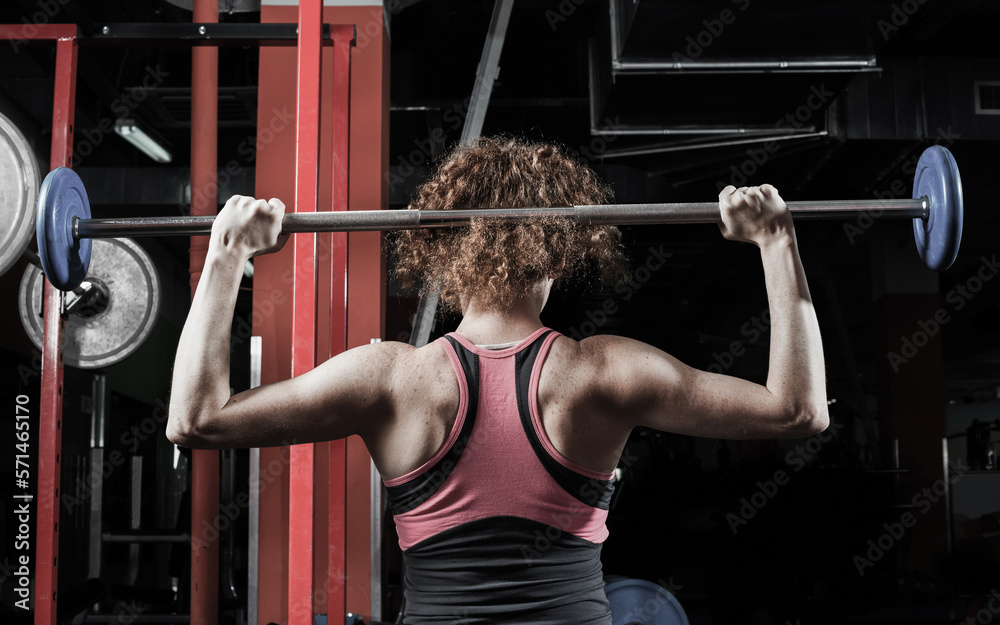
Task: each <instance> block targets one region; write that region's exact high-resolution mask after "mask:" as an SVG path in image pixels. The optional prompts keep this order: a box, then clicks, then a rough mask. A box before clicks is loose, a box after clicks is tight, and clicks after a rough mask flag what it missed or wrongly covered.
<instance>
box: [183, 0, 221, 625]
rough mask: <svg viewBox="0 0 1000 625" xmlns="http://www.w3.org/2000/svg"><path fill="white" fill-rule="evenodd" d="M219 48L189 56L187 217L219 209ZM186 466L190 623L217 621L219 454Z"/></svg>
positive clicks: (208, 2)
mask: <svg viewBox="0 0 1000 625" xmlns="http://www.w3.org/2000/svg"><path fill="white" fill-rule="evenodd" d="M192 20H193V21H194V22H195V23H214V22H218V21H219V0H195V3H194V14H193V16H192ZM218 125H219V49H218V48H216V47H215V46H195V47H194V50H192V54H191V214H192V215H215V214H216V212H217V211H218V208H219V199H218V187H217V185H216V170H217V169H218ZM207 253H208V237H191V248H190V251H189V258H190V268H189V272H190V279H191V297H194V292H195V289H197V287H198V281H199V279H200V278H201V272H202V269H203V268H204V267H205V256H206V254H207ZM191 459H192V464H191V623H192V625H214V624H215V623H216V622H218V619H219V541H218V532H216V531H215V530H216V529H218V517H219V452H218V451H216V450H214V449H196V450H194V451H193V452H192V458H191Z"/></svg>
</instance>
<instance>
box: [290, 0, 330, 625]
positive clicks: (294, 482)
mask: <svg viewBox="0 0 1000 625" xmlns="http://www.w3.org/2000/svg"><path fill="white" fill-rule="evenodd" d="M322 10H323V6H322V2H321V1H320V0H301V2H300V3H299V42H298V43H299V46H298V72H297V73H298V77H297V80H298V88H297V94H298V95H297V104H296V129H295V132H296V134H295V149H296V154H295V212H297V213H305V212H316V210H317V208H318V206H319V105H320V79H321V74H320V63H321V60H322V59H321V52H322V49H321V43H322V42H321V37H322V18H323V15H322ZM292 244H293V247H292V269H293V274H294V276H293V282H292V376H297V375H302V374H304V373H306V372H308V371H310V370H311V369H312V368H313V367H314V366H315V364H316V291H317V286H318V283H317V279H316V234H315V233H309V234H298V235H295V236H294V237H293V239H292ZM314 452H315V448H314V445H313V444H306V445H295V446H293V447H292V449H291V470H290V473H289V484H288V489H289V493H288V500H289V503H288V624H289V625H312V621H313V545H312V537H313V515H314V510H313V479H314V473H315V471H314V464H313V463H314V455H315V453H314Z"/></svg>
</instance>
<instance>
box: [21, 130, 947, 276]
mask: <svg viewBox="0 0 1000 625" xmlns="http://www.w3.org/2000/svg"><path fill="white" fill-rule="evenodd" d="M913 198H914V199H897V200H850V201H846V200H845V201H825V202H788V203H787V204H788V208H789V210H790V211H791V212H792V214H793V216H794V218H795V219H843V218H849V217H852V216H858V215H862V214H867V215H870V216H871V217H873V218H874V217H878V218H912V219H913V233H914V237H915V238H916V242H917V250H918V251H919V253H920V257H921V258H922V259H923V260H924V263H926V265H927V266H928V267H929V268H930V269H932V270H935V271H942V270H944V269H947V268H948V267H950V266H951V264H952V263H953V262H954V260H955V257H956V256H957V255H958V248H959V245H960V244H961V240H962V213H963V203H962V180H961V177H960V175H959V172H958V165H957V164H956V163H955V158H954V157H953V156H952V154H951V152H949V151H948V150H947V149H946V148H944V147H941V146H932V147H930V148H928V149H927V150H925V151H924V153H923V155H921V157H920V161H919V162H918V164H917V171H916V177H915V179H914V184H913ZM540 215H546V216H555V217H566V218H569V219H575V220H576V221H577V222H579V223H582V224H589V225H602V224H614V225H641V224H686V223H687V224H689V223H716V222H718V221H719V219H720V214H719V205H718V203H717V202H702V203H687V204H610V205H603V206H571V207H566V208H504V209H475V210H472V209H469V210H449V211H428V210H366V211H338V212H319V213H287V214H286V215H285V216H284V218H283V219H282V222H281V231H282V232H283V233H285V234H293V233H297V232H357V231H369V230H383V231H388V230H407V229H415V228H441V227H449V226H459V225H463V224H466V223H468V222H469V221H470V220H472V219H476V218H487V219H523V218H527V217H535V216H540ZM214 221H215V217H214V216H201V217H199V216H194V217H184V216H176V217H134V218H123V219H91V216H90V203H89V201H88V199H87V191H86V189H85V188H84V186H83V182H82V181H81V180H80V178H79V176H77V175H76V173H75V172H73V170H71V169H66V168H58V169H54V170H53V171H51V172H50V173H49V175H48V176H46V177H45V180H44V182H43V183H42V186H41V192H40V194H39V198H38V212H37V217H36V234H37V237H38V250H39V256H40V258H41V261H42V266H43V268H44V270H45V275H46V277H47V278H48V279H49V280H50V281H51V282H52V284H53V285H55V286H56V288H59V289H61V290H64V291H67V290H72V289H74V288H76V287H77V286H79V285H80V283H81V282H82V281H83V279H84V277H86V275H87V270H88V268H89V264H90V249H91V242H90V239H97V238H116V237H140V236H174V235H178V236H180V235H184V236H191V235H204V234H209V233H210V232H211V229H212V223H213V222H214Z"/></svg>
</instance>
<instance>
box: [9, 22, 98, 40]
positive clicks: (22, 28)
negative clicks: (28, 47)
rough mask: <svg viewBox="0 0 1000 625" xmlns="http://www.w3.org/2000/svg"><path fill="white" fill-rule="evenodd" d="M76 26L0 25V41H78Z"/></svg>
mask: <svg viewBox="0 0 1000 625" xmlns="http://www.w3.org/2000/svg"><path fill="white" fill-rule="evenodd" d="M77 37H79V29H78V28H77V26H76V24H0V39H7V40H8V41H17V40H19V39H20V40H25V41H36V40H46V39H76V38H77Z"/></svg>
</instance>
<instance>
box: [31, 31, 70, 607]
mask: <svg viewBox="0 0 1000 625" xmlns="http://www.w3.org/2000/svg"><path fill="white" fill-rule="evenodd" d="M76 52H77V47H76V38H72V37H71V38H60V39H58V40H57V41H56V72H55V74H56V76H55V92H54V94H53V97H52V152H51V156H50V158H49V164H50V166H51V168H52V169H55V168H56V167H72V166H73V118H74V113H75V112H76ZM61 308H62V293H61V292H60V291H59V290H58V289H56V288H55V287H54V286H52V285H51V284H50V283H49V282H48V281H47V280H46V281H45V305H44V313H43V314H44V316H45V319H44V327H45V330H44V332H45V341H44V345H42V389H41V401H40V402H39V418H38V485H37V488H38V491H37V492H38V500H37V509H36V510H37V517H36V519H37V521H36V522H37V535H38V542H37V543H36V546H35V563H36V568H35V625H55V623H56V598H57V592H58V582H59V472H60V471H59V468H60V454H61V453H62V400H63V364H62V353H61V347H62V340H63V318H62V310H61Z"/></svg>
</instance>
